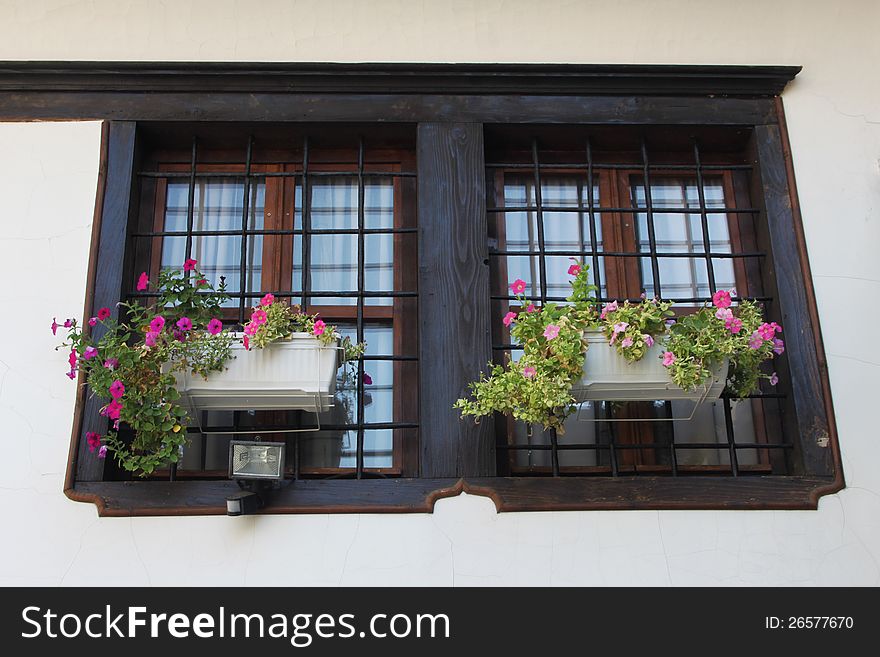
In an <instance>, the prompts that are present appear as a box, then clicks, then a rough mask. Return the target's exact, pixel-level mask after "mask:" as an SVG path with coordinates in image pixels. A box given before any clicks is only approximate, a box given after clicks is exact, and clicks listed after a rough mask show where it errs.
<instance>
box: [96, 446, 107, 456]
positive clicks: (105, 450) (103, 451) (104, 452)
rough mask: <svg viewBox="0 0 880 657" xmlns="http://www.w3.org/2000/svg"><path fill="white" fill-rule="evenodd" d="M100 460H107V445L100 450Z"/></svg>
mask: <svg viewBox="0 0 880 657" xmlns="http://www.w3.org/2000/svg"><path fill="white" fill-rule="evenodd" d="M98 458H99V459H104V458H107V445H101V446H100V447H99V448H98Z"/></svg>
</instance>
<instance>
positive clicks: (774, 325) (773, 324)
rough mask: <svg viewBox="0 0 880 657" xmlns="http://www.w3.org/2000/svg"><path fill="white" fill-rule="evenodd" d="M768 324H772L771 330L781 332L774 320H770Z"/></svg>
mask: <svg viewBox="0 0 880 657" xmlns="http://www.w3.org/2000/svg"><path fill="white" fill-rule="evenodd" d="M770 326H772V327H773V330H774V331H776V332H777V333H782V327H781V326H780V325H779V324H777V323H776V322H770Z"/></svg>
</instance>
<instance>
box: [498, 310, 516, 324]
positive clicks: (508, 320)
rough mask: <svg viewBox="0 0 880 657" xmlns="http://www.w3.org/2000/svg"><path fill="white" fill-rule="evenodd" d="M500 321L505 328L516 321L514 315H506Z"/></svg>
mask: <svg viewBox="0 0 880 657" xmlns="http://www.w3.org/2000/svg"><path fill="white" fill-rule="evenodd" d="M501 321H502V322H504V325H505V326H510V325H511V324H513V323H514V322H515V321H516V313H507V314H506V315H505V316H504V319H502V320H501Z"/></svg>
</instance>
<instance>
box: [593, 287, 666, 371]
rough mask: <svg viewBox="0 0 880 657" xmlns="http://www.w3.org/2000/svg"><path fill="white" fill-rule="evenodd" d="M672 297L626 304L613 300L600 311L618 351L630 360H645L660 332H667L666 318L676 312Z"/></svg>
mask: <svg viewBox="0 0 880 657" xmlns="http://www.w3.org/2000/svg"><path fill="white" fill-rule="evenodd" d="M671 306H672V304H671V303H669V302H668V301H660V300H658V299H651V300H650V301H648V300H645V301H642V302H641V303H637V304H631V303H630V302H629V301H624V302H623V305H622V306H621V305H618V304H617V302H613V303H610V304H608V305H607V306H605V309H604V310H603V311H602V314H601V315H600V319H601V321H602V331H603V332H604V333H605V337H606V338H608V341H609V344H613V345H614V346H615V348H616V349H617V353H618V354H620V355H621V356H623V357H624V358H625V359H626V360H627V361H629V362H634V361H637V360H641V359H642V358H643V357H644V356H645V354H646V353H647V351H648V349H650V348H651V346H652V345H653V344H654V341H655V340H656V339H657V338H658V336H662V335H663V334H665V333H666V320H667V319H669V318H670V317H672V316H673V314H674V313H673V312H672V311H671V310H669V308H670V307H671Z"/></svg>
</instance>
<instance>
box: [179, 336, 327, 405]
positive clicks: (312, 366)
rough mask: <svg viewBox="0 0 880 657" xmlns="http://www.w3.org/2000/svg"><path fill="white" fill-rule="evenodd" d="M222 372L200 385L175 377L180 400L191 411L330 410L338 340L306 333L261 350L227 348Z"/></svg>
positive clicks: (195, 378) (185, 376) (188, 375)
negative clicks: (326, 341)
mask: <svg viewBox="0 0 880 657" xmlns="http://www.w3.org/2000/svg"><path fill="white" fill-rule="evenodd" d="M232 356H233V357H232V358H230V359H229V360H227V361H226V363H225V370H224V371H222V372H211V374H210V375H209V377H208V380H207V381H206V380H205V379H203V378H202V377H200V376H198V375H196V376H193V375H192V373H191V372H184V373H177V374H176V375H175V376H176V377H177V380H178V390H180V392H181V394H182V401H183V402H184V403H186V404H188V405H189V406H190V407H191V408H193V409H194V410H197V411H210V410H310V411H314V412H324V411H326V410H328V409H329V408H331V407H332V406H333V397H334V395H335V393H336V372H337V370H338V369H339V366H340V365H341V364H342V350H341V348H340V347H339V344H338V342H336V343H331V344H329V345H324V344H322V343H321V342H320V341H319V340H318V339H317V338H315V337H314V336H312V335H311V334H309V333H294V334H293V335H292V336H291V337H290V338H289V339H286V340H281V341H278V342H273V343H272V344H270V345H268V346H267V347H265V348H263V349H256V348H252V349H251V350H250V351H247V350H246V349H245V348H244V345H242V344H241V343H239V342H236V343H234V344H233V345H232Z"/></svg>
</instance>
